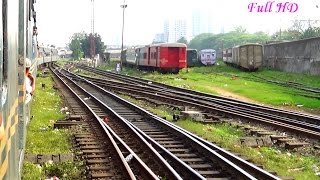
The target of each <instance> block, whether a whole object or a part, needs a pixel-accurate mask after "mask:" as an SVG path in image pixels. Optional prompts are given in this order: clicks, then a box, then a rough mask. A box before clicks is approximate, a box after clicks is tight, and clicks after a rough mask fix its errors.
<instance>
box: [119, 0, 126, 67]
mask: <svg viewBox="0 0 320 180" xmlns="http://www.w3.org/2000/svg"><path fill="white" fill-rule="evenodd" d="M120 7H121V8H122V35H121V55H122V51H123V31H124V10H125V8H127V5H126V0H123V5H121V6H120ZM122 58H123V57H122V56H121V59H120V69H121V70H122Z"/></svg>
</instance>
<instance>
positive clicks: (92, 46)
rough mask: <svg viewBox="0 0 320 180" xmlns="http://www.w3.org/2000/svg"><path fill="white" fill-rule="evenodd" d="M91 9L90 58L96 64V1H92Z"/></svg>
mask: <svg viewBox="0 0 320 180" xmlns="http://www.w3.org/2000/svg"><path fill="white" fill-rule="evenodd" d="M91 7H92V9H91V10H92V12H91V34H90V36H89V41H90V56H91V57H90V58H91V61H92V62H93V64H94V67H95V64H96V62H95V61H96V60H95V59H94V57H95V54H96V43H95V38H94V0H91Z"/></svg>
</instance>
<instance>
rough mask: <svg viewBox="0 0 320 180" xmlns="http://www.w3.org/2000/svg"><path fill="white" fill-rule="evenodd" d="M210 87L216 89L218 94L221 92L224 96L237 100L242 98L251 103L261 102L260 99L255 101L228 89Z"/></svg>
mask: <svg viewBox="0 0 320 180" xmlns="http://www.w3.org/2000/svg"><path fill="white" fill-rule="evenodd" d="M210 89H211V90H214V91H216V92H217V93H218V94H220V95H221V96H223V97H227V98H231V99H236V100H240V101H245V102H250V103H255V104H261V103H259V102H258V101H255V100H252V99H250V98H247V97H244V96H241V95H238V94H235V93H232V92H229V91H226V90H224V89H221V88H218V87H210Z"/></svg>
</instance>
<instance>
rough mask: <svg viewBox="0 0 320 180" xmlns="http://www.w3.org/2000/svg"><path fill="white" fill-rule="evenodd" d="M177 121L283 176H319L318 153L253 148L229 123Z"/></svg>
mask: <svg viewBox="0 0 320 180" xmlns="http://www.w3.org/2000/svg"><path fill="white" fill-rule="evenodd" d="M176 124H177V125H179V126H180V127H182V128H184V129H186V130H188V131H190V132H192V133H195V134H197V135H199V136H201V137H202V138H204V139H207V140H208V141H211V142H214V143H215V144H218V145H220V146H221V147H223V148H228V149H230V150H231V151H232V152H235V153H240V154H241V155H243V156H245V157H248V158H250V159H251V161H252V162H254V163H255V164H261V165H263V166H264V168H265V169H267V170H272V171H275V172H277V173H278V175H280V176H287V177H294V178H296V179H312V180H313V179H314V180H316V179H318V177H317V176H316V175H315V172H314V170H313V169H314V168H319V166H320V159H319V158H318V157H315V156H303V155H298V154H293V153H290V152H286V151H280V150H278V149H276V148H272V147H262V148H250V147H246V146H241V145H240V143H239V137H243V135H244V134H243V132H242V131H241V130H239V129H238V128H234V127H232V126H229V125H226V124H216V125H204V124H201V123H198V122H194V121H191V120H180V121H178V122H177V123H176ZM296 168H298V169H299V168H302V169H303V170H302V171H297V170H294V169H296Z"/></svg>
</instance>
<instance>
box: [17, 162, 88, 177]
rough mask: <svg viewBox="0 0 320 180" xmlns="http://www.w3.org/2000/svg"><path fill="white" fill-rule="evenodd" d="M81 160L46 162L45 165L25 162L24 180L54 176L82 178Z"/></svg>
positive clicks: (23, 169)
mask: <svg viewBox="0 0 320 180" xmlns="http://www.w3.org/2000/svg"><path fill="white" fill-rule="evenodd" d="M81 166H82V163H81V162H71V161H66V162H61V163H49V162H47V163H45V164H44V165H42V166H41V165H38V164H32V163H30V162H24V163H23V168H22V178H21V179H22V180H35V179H46V178H51V177H53V176H56V177H58V178H59V179H61V180H71V179H81V176H82V174H83V172H82V170H81V169H80V168H79V167H81Z"/></svg>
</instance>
